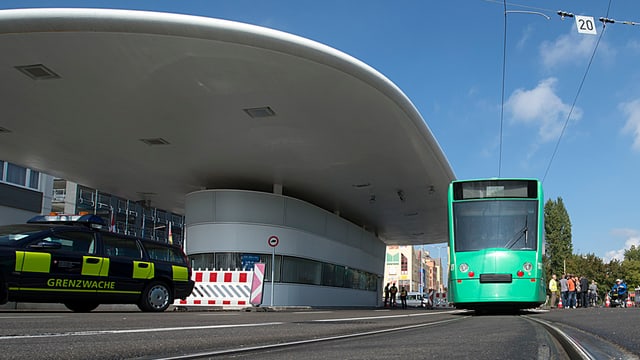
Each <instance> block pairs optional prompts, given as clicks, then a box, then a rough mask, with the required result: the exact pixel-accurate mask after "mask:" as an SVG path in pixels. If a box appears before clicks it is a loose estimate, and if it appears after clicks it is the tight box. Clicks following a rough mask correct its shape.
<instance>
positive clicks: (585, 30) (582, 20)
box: [576, 15, 596, 35]
mask: <svg viewBox="0 0 640 360" xmlns="http://www.w3.org/2000/svg"><path fill="white" fill-rule="evenodd" d="M576 27H578V32H579V33H581V34H591V35H596V23H595V21H594V20H593V16H579V15H576Z"/></svg>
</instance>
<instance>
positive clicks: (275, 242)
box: [267, 235, 280, 247]
mask: <svg viewBox="0 0 640 360" xmlns="http://www.w3.org/2000/svg"><path fill="white" fill-rule="evenodd" d="M267 242H268V243H269V246H271V247H276V246H278V243H280V239H278V237H277V236H275V235H272V236H269V240H268V241H267Z"/></svg>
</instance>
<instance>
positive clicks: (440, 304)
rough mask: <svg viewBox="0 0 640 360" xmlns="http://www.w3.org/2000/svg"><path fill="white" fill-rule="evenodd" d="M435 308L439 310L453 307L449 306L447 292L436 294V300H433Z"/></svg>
mask: <svg viewBox="0 0 640 360" xmlns="http://www.w3.org/2000/svg"><path fill="white" fill-rule="evenodd" d="M433 307H434V308H439V309H444V308H450V307H451V305H450V304H449V300H448V299H447V293H446V292H438V293H435V298H434V299H433Z"/></svg>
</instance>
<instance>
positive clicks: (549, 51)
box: [540, 29, 603, 68]
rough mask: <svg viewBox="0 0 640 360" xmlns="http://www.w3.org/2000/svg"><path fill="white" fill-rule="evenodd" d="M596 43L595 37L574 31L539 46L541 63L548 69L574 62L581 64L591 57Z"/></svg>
mask: <svg viewBox="0 0 640 360" xmlns="http://www.w3.org/2000/svg"><path fill="white" fill-rule="evenodd" d="M572 30H573V29H572ZM596 41H597V38H596V37H595V36H592V35H591V36H590V35H579V34H578V33H577V32H575V31H572V32H571V33H569V34H566V35H560V36H559V37H558V38H557V39H556V40H555V41H544V42H542V44H540V56H541V57H542V63H543V64H544V65H545V67H548V68H550V67H556V66H559V65H563V64H567V63H575V62H576V61H578V62H583V61H584V59H588V58H589V57H591V54H592V53H593V49H594V47H595V44H596ZM599 46H603V44H600V45H599Z"/></svg>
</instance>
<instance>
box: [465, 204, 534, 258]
mask: <svg viewBox="0 0 640 360" xmlns="http://www.w3.org/2000/svg"><path fill="white" fill-rule="evenodd" d="M453 213H454V234H455V250H456V251H475V250H482V249H487V248H504V249H513V250H516V249H517V250H536V248H537V245H536V244H537V242H536V240H535V239H536V238H537V229H538V225H537V217H538V212H537V202H536V201H534V200H497V201H491V200H490V201H467V202H459V203H455V204H454V207H453Z"/></svg>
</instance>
